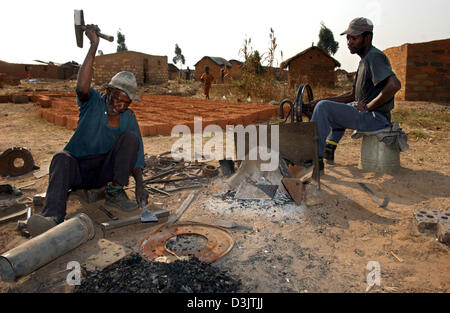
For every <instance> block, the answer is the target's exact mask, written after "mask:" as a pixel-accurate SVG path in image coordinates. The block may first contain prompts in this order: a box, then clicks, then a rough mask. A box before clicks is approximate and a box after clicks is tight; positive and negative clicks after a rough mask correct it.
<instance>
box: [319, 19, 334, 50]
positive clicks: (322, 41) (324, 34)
mask: <svg viewBox="0 0 450 313" xmlns="http://www.w3.org/2000/svg"><path fill="white" fill-rule="evenodd" d="M320 25H321V27H320V32H319V43H318V44H317V46H318V47H319V48H322V49H323V50H325V51H326V52H327V53H328V54H331V55H334V54H335V53H336V52H337V50H338V48H339V43H338V42H337V41H334V36H333V32H332V31H331V30H330V29H329V28H327V27H326V26H325V24H324V23H323V22H322V23H320Z"/></svg>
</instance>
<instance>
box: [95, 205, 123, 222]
mask: <svg viewBox="0 0 450 313" xmlns="http://www.w3.org/2000/svg"><path fill="white" fill-rule="evenodd" d="M98 208H99V209H100V211H102V212H103V213H105V214H106V216H108V217H109V218H110V219H112V220H113V221H116V220H118V219H119V218H118V217H117V216H115V215H113V214H112V213H111V212H109V211H108V210H107V209H105V207H103V206H102V205H99V206H98Z"/></svg>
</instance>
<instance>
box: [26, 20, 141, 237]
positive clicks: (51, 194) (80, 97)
mask: <svg viewBox="0 0 450 313" xmlns="http://www.w3.org/2000/svg"><path fill="white" fill-rule="evenodd" d="M97 29H98V28H97V27H96V26H94V25H89V27H88V29H87V30H86V36H87V37H88V38H89V39H90V41H91V46H90V48H89V51H88V54H87V56H86V58H85V60H84V62H83V65H82V66H81V68H80V71H79V73H78V80H77V88H76V93H77V103H78V108H79V111H80V114H79V120H78V126H77V129H76V130H75V133H74V134H73V136H72V138H71V139H70V141H69V142H68V143H67V145H66V146H65V147H64V150H63V151H62V152H60V153H57V154H56V155H55V156H54V157H53V159H52V162H51V164H50V173H49V185H48V189H47V195H46V204H45V208H44V210H43V216H40V215H33V216H31V217H30V219H29V220H28V230H29V232H30V234H31V235H32V236H33V237H34V236H37V235H39V234H41V233H43V232H45V231H47V230H48V229H50V228H51V227H53V226H55V225H57V224H59V223H61V222H63V221H64V218H65V216H66V201H67V196H68V192H69V190H71V189H72V190H73V189H80V188H86V189H90V188H100V187H102V186H105V185H107V187H106V194H105V197H106V203H107V204H111V205H114V206H116V207H118V208H120V209H122V210H124V211H131V210H134V209H137V207H138V203H139V204H140V203H141V202H142V201H144V202H146V201H147V194H146V192H145V190H144V186H143V179H142V168H144V147H143V143H142V138H141V134H140V131H139V126H138V123H137V120H136V116H135V115H134V113H133V111H132V110H131V109H128V106H129V105H130V104H131V102H132V100H138V101H140V99H139V98H138V97H137V96H136V87H137V84H136V78H135V76H134V75H133V73H130V72H120V73H117V74H116V75H115V76H114V77H113V78H112V79H111V82H110V83H109V84H108V86H107V89H106V93H105V94H100V93H99V92H98V91H96V90H95V89H93V88H91V87H90V85H91V80H92V75H93V64H94V58H95V53H96V51H97V47H98V44H99V37H98V36H97V34H96V30H97ZM130 175H133V177H134V179H135V181H136V190H135V195H136V202H137V203H136V202H135V201H132V200H130V199H129V198H128V197H127V195H126V193H125V191H124V189H123V186H126V185H128V180H129V176H130Z"/></svg>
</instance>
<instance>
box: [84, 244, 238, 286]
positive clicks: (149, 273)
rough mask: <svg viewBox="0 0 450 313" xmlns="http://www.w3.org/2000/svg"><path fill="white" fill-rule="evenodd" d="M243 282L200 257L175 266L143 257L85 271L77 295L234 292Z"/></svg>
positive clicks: (131, 257) (177, 262)
mask: <svg viewBox="0 0 450 313" xmlns="http://www.w3.org/2000/svg"><path fill="white" fill-rule="evenodd" d="M239 288H241V281H240V280H234V279H232V278H230V277H229V276H228V275H227V274H226V273H225V272H223V271H220V270H219V269H218V268H216V267H215V266H213V265H211V264H209V263H205V262H202V261H200V260H198V259H197V258H190V259H189V260H177V261H174V262H172V263H164V262H154V261H147V260H145V259H143V258H142V257H141V256H140V255H139V254H137V253H135V254H131V255H129V256H127V257H126V258H123V259H122V260H120V261H118V262H116V263H114V264H112V265H110V266H108V267H106V268H105V269H103V270H102V271H88V270H86V269H84V268H83V269H82V276H81V285H79V286H76V288H75V292H76V293H92V292H98V293H106V292H107V293H230V292H231V293H232V292H237V291H238V290H239Z"/></svg>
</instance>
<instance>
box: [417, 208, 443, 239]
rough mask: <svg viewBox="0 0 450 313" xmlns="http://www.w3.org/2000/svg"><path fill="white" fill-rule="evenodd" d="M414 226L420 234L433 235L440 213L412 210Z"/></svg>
mask: <svg viewBox="0 0 450 313" xmlns="http://www.w3.org/2000/svg"><path fill="white" fill-rule="evenodd" d="M414 217H415V224H416V226H417V229H418V231H419V232H421V233H431V234H435V233H436V231H437V224H438V222H439V217H440V212H439V211H437V210H425V209H416V210H414Z"/></svg>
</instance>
